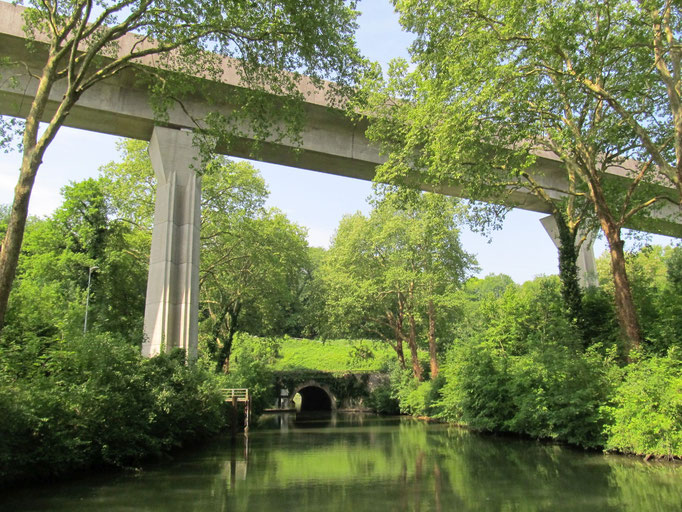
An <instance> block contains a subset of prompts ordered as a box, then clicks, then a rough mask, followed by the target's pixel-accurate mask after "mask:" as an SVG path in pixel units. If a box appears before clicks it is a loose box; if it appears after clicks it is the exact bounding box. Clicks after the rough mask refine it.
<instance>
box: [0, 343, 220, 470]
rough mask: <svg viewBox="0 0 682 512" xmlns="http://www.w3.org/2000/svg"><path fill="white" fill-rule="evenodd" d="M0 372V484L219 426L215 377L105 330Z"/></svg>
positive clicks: (120, 462) (156, 449) (135, 458)
mask: <svg viewBox="0 0 682 512" xmlns="http://www.w3.org/2000/svg"><path fill="white" fill-rule="evenodd" d="M13 352H16V351H12V350H5V351H3V354H7V355H8V357H3V364H2V372H1V373H0V379H2V381H1V382H0V411H2V414H0V481H1V482H3V483H7V482H10V481H12V480H15V479H17V478H22V477H33V478H37V477H50V476H55V475H59V474H61V473H66V472H71V471H74V470H78V469H83V468H86V467H89V466H92V465H109V466H117V467H129V466H135V465H137V464H139V463H140V462H141V461H142V460H145V459H148V458H151V457H158V456H160V455H162V454H165V453H167V452H168V451H169V450H170V449H172V448H174V447H177V446H181V445H182V444H183V443H186V442H188V441H195V440H198V439H201V438H204V437H207V436H210V435H213V434H215V433H217V432H218V431H219V430H220V429H221V428H223V427H224V426H225V425H224V424H225V418H226V417H227V415H226V414H225V411H224V410H223V408H224V402H223V399H222V397H221V395H220V392H219V388H220V384H219V381H218V380H217V377H216V376H214V375H212V374H210V373H208V372H206V371H204V370H202V369H201V368H200V367H197V366H194V367H189V366H187V365H185V363H184V353H183V352H175V353H173V354H171V355H161V356H158V357H154V358H151V359H144V358H142V357H141V356H140V355H139V349H138V348H137V347H134V346H132V345H131V344H130V343H128V342H125V341H123V340H119V339H116V338H114V337H112V336H110V335H90V336H86V337H82V338H78V339H73V340H71V341H67V342H60V343H56V344H55V346H53V347H52V348H51V349H50V350H47V351H45V353H44V354H43V355H42V356H41V357H40V359H38V360H37V361H36V362H35V364H34V365H32V366H31V369H30V371H29V372H26V371H25V367H23V366H22V367H20V368H21V371H20V372H17V371H13V368H14V365H13V364H12V363H13V362H14V361H12V359H11V356H12V353H13Z"/></svg>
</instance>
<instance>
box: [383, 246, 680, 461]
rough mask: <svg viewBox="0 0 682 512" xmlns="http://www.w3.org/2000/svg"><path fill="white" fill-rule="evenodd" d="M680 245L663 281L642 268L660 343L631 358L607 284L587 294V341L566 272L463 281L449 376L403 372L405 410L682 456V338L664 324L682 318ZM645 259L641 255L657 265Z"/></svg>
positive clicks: (652, 328)
mask: <svg viewBox="0 0 682 512" xmlns="http://www.w3.org/2000/svg"><path fill="white" fill-rule="evenodd" d="M678 254H679V250H677V251H676V252H673V253H671V256H670V258H669V260H668V264H667V268H668V272H669V273H668V276H667V279H666V276H665V275H664V276H663V277H661V276H659V278H658V280H659V284H658V285H656V284H655V282H653V280H652V279H651V278H650V276H651V272H644V271H643V270H641V269H640V271H639V273H635V282H636V284H637V287H638V288H637V289H638V290H639V293H640V295H639V296H640V297H641V298H642V299H641V301H640V302H639V303H638V304H639V305H640V306H641V307H642V309H643V310H646V311H648V313H647V314H648V318H649V319H650V321H649V322H648V323H645V325H648V326H649V329H648V330H647V331H646V333H647V343H646V344H645V350H647V351H648V353H647V352H645V353H644V354H639V355H637V357H635V358H633V361H632V362H631V363H629V364H626V361H625V359H624V357H623V346H622V345H621V344H620V341H619V335H618V330H617V326H616V325H615V323H614V322H613V319H614V315H613V312H612V309H611V305H610V302H609V299H608V293H609V292H608V290H595V291H593V292H592V293H590V294H589V295H588V296H587V297H586V300H585V301H584V308H585V312H586V315H585V317H586V319H587V325H585V326H584V327H585V328H586V332H588V333H590V336H589V338H588V343H585V342H584V341H583V340H584V339H583V338H582V336H580V332H579V331H578V329H577V326H575V325H571V323H570V322H568V321H567V320H566V318H567V316H566V315H565V314H564V310H563V304H562V302H561V296H560V293H559V283H558V280H557V279H556V278H555V277H549V278H545V277H541V278H537V279H535V280H534V281H532V282H528V283H525V284H524V285H521V286H517V285H514V284H512V283H506V284H505V285H504V286H502V287H495V286H490V284H491V283H493V282H494V283H498V284H499V276H493V277H492V278H490V279H489V278H486V279H484V280H471V281H470V282H469V283H467V286H466V287H465V289H464V290H463V291H462V295H461V297H460V300H461V303H460V309H461V311H462V312H463V313H464V315H465V321H463V322H461V323H460V325H459V327H458V328H457V338H456V339H455V340H454V342H453V343H452V344H451V346H450V347H449V349H448V351H447V354H446V358H445V361H444V362H443V364H442V365H441V373H440V375H439V378H438V379H437V380H436V381H434V382H431V381H427V382H423V383H418V382H416V381H415V380H414V379H411V378H409V375H404V374H403V373H401V372H394V374H393V376H392V379H391V385H392V392H391V396H393V397H394V398H395V399H397V401H398V403H399V407H400V410H401V411H402V412H404V413H408V414H413V415H430V416H436V417H440V418H442V419H444V420H447V421H452V422H457V423H460V424H465V425H468V426H470V427H471V428H474V429H477V430H484V431H494V432H510V433H519V434H524V435H528V436H532V437H535V438H549V439H555V440H558V441H562V442H567V443H571V444H575V445H580V446H584V447H604V448H606V449H611V450H617V451H622V452H629V453H637V454H642V455H654V456H659V457H661V456H665V457H672V456H676V457H682V357H680V354H682V352H681V351H680V350H679V349H678V348H677V347H678V346H679V338H677V337H673V338H668V339H666V338H665V337H664V336H663V335H662V333H663V332H665V331H664V330H663V328H662V327H661V326H664V327H666V328H667V327H670V326H674V325H675V322H677V319H676V318H674V317H675V315H669V314H667V313H666V312H667V311H677V310H678V309H679V307H680V306H679V304H680V300H679V296H674V295H670V294H668V295H667V296H666V295H665V294H664V293H663V291H665V290H667V291H670V290H671V289H672V287H673V286H676V283H677V281H676V280H675V279H676V278H677V276H678V274H679V272H678V271H675V272H673V270H676V267H674V264H676V262H677V259H676V255H678ZM645 255H646V256H648V253H645ZM642 258H643V257H640V260H639V264H640V266H642V267H646V265H644V264H643V263H642ZM633 260H634V261H635V262H636V261H638V260H636V258H634V257H631V261H633ZM645 262H646V261H645ZM662 268H663V269H665V268H666V266H665V265H663V266H662ZM671 269H672V270H671ZM642 276H644V277H642ZM646 276H649V277H646ZM645 277H646V279H645ZM638 278H641V279H642V280H648V281H647V282H638V281H637V279H638ZM487 281H491V283H488V282H487ZM664 297H667V305H666V303H665V300H664ZM645 299H646V300H645ZM652 304H654V305H655V307H654V306H652ZM647 308H648V309H647ZM673 331H674V329H673V328H672V327H671V328H670V331H668V332H669V333H672V332H673ZM675 332H676V331H675ZM662 351H667V355H661V352H662ZM664 353H665V352H664Z"/></svg>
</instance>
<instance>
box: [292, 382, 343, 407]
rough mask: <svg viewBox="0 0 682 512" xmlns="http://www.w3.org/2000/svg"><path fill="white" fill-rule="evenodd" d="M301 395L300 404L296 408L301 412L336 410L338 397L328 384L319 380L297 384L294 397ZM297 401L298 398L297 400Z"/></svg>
mask: <svg viewBox="0 0 682 512" xmlns="http://www.w3.org/2000/svg"><path fill="white" fill-rule="evenodd" d="M296 395H299V396H300V404H299V405H297V407H296V409H297V410H299V411H300V412H311V411H333V410H336V398H335V397H334V395H333V394H332V393H331V391H329V389H328V388H327V386H324V385H322V384H318V383H317V382H306V383H305V384H302V385H300V386H297V387H296V389H295V390H294V392H293V393H292V394H291V396H292V397H295V396H296ZM295 401H297V400H295Z"/></svg>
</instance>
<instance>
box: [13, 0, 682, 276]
mask: <svg viewBox="0 0 682 512" xmlns="http://www.w3.org/2000/svg"><path fill="white" fill-rule="evenodd" d="M359 10H360V11H361V12H362V15H361V16H360V19H359V24H360V28H359V30H358V33H357V40H358V45H359V47H360V49H361V51H362V52H363V53H364V54H365V56H367V57H369V58H370V59H372V60H375V61H378V62H379V63H380V64H382V65H383V66H385V65H386V64H387V63H388V61H389V60H390V59H391V58H395V57H405V58H408V52H407V48H408V46H409V44H410V42H411V40H412V36H411V35H410V34H408V33H405V32H403V31H401V29H400V25H399V22H398V16H397V14H395V13H394V12H393V8H392V6H391V5H390V2H389V1H388V0H364V1H361V2H360V5H359ZM118 140H119V139H118V138H116V137H112V136H108V135H101V134H96V133H92V132H86V131H82V130H75V129H71V128H62V129H61V130H60V132H59V134H58V135H57V137H56V138H55V140H54V141H53V143H52V144H51V145H50V147H49V148H48V150H47V152H46V154H45V158H44V159H43V165H42V166H41V168H40V170H39V171H38V176H37V178H36V183H35V187H34V190H33V193H32V197H31V203H30V214H32V215H38V216H44V215H50V214H51V213H52V212H53V211H54V210H55V209H56V208H57V207H58V206H59V205H60V203H61V196H60V192H59V191H60V189H61V188H62V187H63V186H64V185H66V184H67V183H69V182H70V181H80V180H82V179H85V178H88V177H94V176H97V173H98V169H99V168H100V167H101V166H102V165H104V164H106V163H108V162H111V161H115V160H117V159H118V156H119V155H118V153H117V151H116V142H117V141H118ZM253 165H254V166H255V167H256V168H257V169H259V171H260V172H261V174H262V175H263V177H264V179H265V181H266V182H267V184H268V187H269V189H270V197H269V199H268V202H267V205H268V206H271V207H277V208H279V209H280V210H282V211H283V212H285V213H286V214H287V216H288V217H289V219H290V220H292V221H293V222H296V223H297V224H299V225H302V226H304V227H306V228H307V229H308V241H309V243H310V245H313V246H320V247H328V246H329V242H330V240H331V238H332V237H333V235H334V232H335V230H336V227H337V226H338V223H339V221H340V220H341V218H342V217H343V215H345V214H352V213H355V212H356V211H361V212H363V213H365V214H367V213H368V212H369V206H368V205H367V202H366V199H367V198H368V197H369V196H370V194H371V192H372V186H371V183H370V182H366V181H361V180H355V179H352V178H344V177H340V176H334V175H329V174H323V173H318V172H314V171H306V170H301V169H295V168H289V167H284V166H279V165H273V164H266V163H262V162H253ZM18 169H19V156H18V155H17V154H15V153H10V154H1V153H0V204H10V203H11V202H12V196H13V189H14V186H15V185H16V181H17V178H18ZM542 217H543V214H538V213H534V212H527V211H523V210H514V211H512V212H511V213H509V214H508V215H507V217H506V220H505V222H504V224H503V227H502V229H501V230H498V231H495V232H493V233H492V235H490V237H484V236H481V235H479V234H476V233H473V232H471V231H470V230H468V229H466V228H465V227H462V230H461V242H462V246H463V247H464V249H465V250H466V251H468V252H470V253H473V254H475V255H476V258H477V260H478V266H479V268H480V270H479V272H478V274H477V275H479V276H481V277H482V276H485V275H488V274H500V273H504V274H507V275H509V276H511V277H512V279H514V281H516V282H517V283H522V282H524V281H526V280H529V279H533V278H534V277H535V276H537V275H542V274H544V275H550V274H557V273H558V260H557V251H556V248H555V247H554V244H553V243H552V241H551V239H550V238H549V236H548V235H547V234H546V232H545V231H544V228H543V227H542V225H541V224H540V220H539V219H540V218H542ZM675 241H676V240H675V239H670V238H667V237H659V236H656V237H653V239H652V242H653V243H658V244H662V245H665V244H669V243H674V242H675ZM605 247H606V246H605V242H604V240H603V239H598V240H597V242H596V243H595V253H596V255H597V256H598V255H599V254H601V253H602V252H603V251H604V250H605Z"/></svg>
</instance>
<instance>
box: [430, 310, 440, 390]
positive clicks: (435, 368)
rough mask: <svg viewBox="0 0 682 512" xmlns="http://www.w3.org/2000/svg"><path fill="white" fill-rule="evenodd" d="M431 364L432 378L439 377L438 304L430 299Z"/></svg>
mask: <svg viewBox="0 0 682 512" xmlns="http://www.w3.org/2000/svg"><path fill="white" fill-rule="evenodd" d="M428 316H429V364H430V366H431V380H433V379H435V378H436V377H438V371H439V370H438V355H437V353H436V306H435V305H434V304H433V300H429V309H428Z"/></svg>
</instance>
